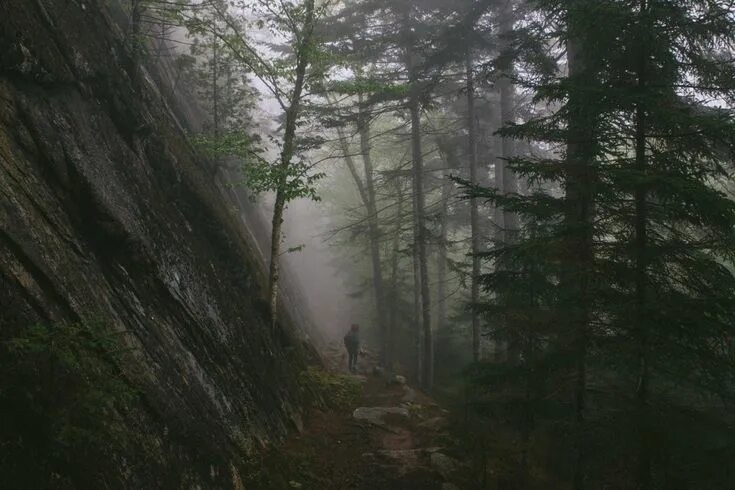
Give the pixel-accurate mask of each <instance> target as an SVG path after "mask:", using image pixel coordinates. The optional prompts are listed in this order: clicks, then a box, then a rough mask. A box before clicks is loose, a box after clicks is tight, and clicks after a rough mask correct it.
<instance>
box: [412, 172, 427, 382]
mask: <svg viewBox="0 0 735 490" xmlns="http://www.w3.org/2000/svg"><path fill="white" fill-rule="evenodd" d="M411 182H412V187H411V190H412V194H413V199H412V200H411V201H412V204H413V245H412V247H411V249H412V253H411V258H412V261H413V330H414V342H415V350H416V365H415V368H416V383H417V384H418V385H419V386H423V379H424V369H423V365H424V355H423V349H422V345H423V342H422V339H423V333H422V331H421V328H422V325H423V323H422V322H421V313H422V308H421V267H420V265H419V247H418V236H419V231H418V227H419V219H418V214H419V211H418V199H417V195H418V194H417V192H416V179H411Z"/></svg>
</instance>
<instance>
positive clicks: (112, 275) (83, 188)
mask: <svg viewBox="0 0 735 490" xmlns="http://www.w3.org/2000/svg"><path fill="white" fill-rule="evenodd" d="M114 4H115V2H104V3H103V2H101V1H98V0H85V1H84V2H77V1H68V2H67V1H63V2H60V1H55V0H32V1H27V0H5V1H3V2H2V5H0V188H1V189H2V195H0V291H1V292H2V295H0V302H1V304H0V327H1V328H0V340H3V339H7V338H9V337H11V336H13V335H14V334H16V333H17V332H18V331H20V330H22V329H23V328H25V327H26V326H28V325H31V324H35V323H43V324H53V325H59V326H60V327H59V328H63V325H64V324H66V323H68V322H86V321H90V320H91V319H94V320H95V321H99V322H101V323H103V324H104V325H105V327H106V328H107V329H108V330H109V331H113V332H119V333H120V338H121V339H124V340H123V341H124V343H125V344H126V347H127V348H130V349H131V352H132V356H133V358H134V362H133V363H132V364H131V365H129V366H123V370H124V371H126V373H127V377H128V378H129V379H130V380H131V382H132V383H133V384H134V385H135V386H136V387H137V388H139V389H140V392H141V397H140V398H141V401H140V403H139V404H138V405H137V406H136V407H134V414H135V415H134V416H133V417H131V419H130V420H129V421H128V424H129V427H130V428H131V430H132V431H134V432H136V433H139V434H144V435H145V441H144V444H143V445H142V446H141V447H139V448H138V450H137V451H136V453H135V454H120V455H119V458H118V459H117V460H116V462H113V463H112V464H111V472H110V473H109V474H107V475H105V477H104V478H105V479H106V481H105V485H101V484H100V485H97V487H98V488H102V487H103V486H110V487H115V488H119V487H125V488H158V487H159V486H160V485H164V486H165V487H167V488H194V487H198V488H229V487H238V486H239V485H238V484H237V482H239V481H240V479H241V475H240V474H239V473H240V472H241V469H240V468H241V467H242V464H243V461H244V460H245V459H246V458H247V457H248V454H250V453H251V452H253V451H254V450H255V449H259V448H261V447H262V446H263V445H265V444H267V443H268V441H273V440H278V439H279V438H281V437H283V436H284V435H285V434H286V433H287V432H288V431H289V430H291V429H293V428H294V427H296V426H298V425H299V423H300V420H301V414H300V408H299V407H300V399H299V396H300V395H299V394H300V390H299V389H298V386H297V383H296V379H297V375H298V373H299V372H300V371H301V370H302V369H303V366H304V361H303V360H304V357H305V351H308V346H305V345H304V344H303V342H302V341H301V340H300V337H299V335H298V332H297V331H296V329H294V328H292V327H291V325H292V324H293V322H291V321H289V314H290V313H292V312H291V311H284V314H283V318H284V323H283V325H282V328H280V329H279V331H278V333H277V334H276V335H274V334H273V333H272V332H271V330H270V329H269V327H268V322H267V320H266V318H265V316H266V313H265V308H264V306H263V303H262V301H260V300H259V299H258V298H259V297H260V296H261V295H262V286H263V284H264V272H263V271H264V269H263V264H262V257H261V256H260V254H259V252H258V250H257V246H256V245H257V244H255V243H253V240H252V237H251V233H250V231H249V230H248V229H246V228H245V227H243V225H242V223H241V221H240V220H238V219H236V218H235V217H234V216H233V213H232V203H231V202H227V201H226V198H225V197H224V196H223V195H222V193H221V190H220V189H219V188H218V186H217V185H216V183H215V181H214V179H213V177H212V176H213V174H214V173H215V172H214V171H213V168H212V167H211V166H210V164H209V163H208V162H207V161H206V160H204V159H202V158H200V157H199V156H197V154H196V152H195V151H194V150H193V148H192V147H191V145H190V144H189V143H188V140H187V138H186V136H185V131H184V128H185V127H191V126H192V125H196V121H192V120H187V119H186V116H187V114H190V113H187V112H186V111H184V110H178V109H180V107H178V106H177V105H176V104H177V101H175V100H166V99H165V97H164V95H162V94H163V93H164V92H165V91H164V90H163V89H162V88H161V87H159V86H158V85H157V83H156V81H155V80H160V79H161V78H163V75H162V74H161V73H159V72H157V71H156V67H153V66H151V67H148V68H147V69H143V70H141V73H140V74H137V73H131V72H129V71H128V69H126V67H129V66H131V63H130V54H129V53H128V52H127V51H126V46H125V44H124V42H123V38H124V36H123V33H122V30H121V28H120V27H119V26H118V25H117V24H116V23H115V21H114V20H113V14H114V12H113V13H111V12H110V10H109V8H110V7H109V6H110V5H114ZM0 478H2V476H0ZM0 486H4V485H2V484H1V483H0ZM5 488H8V487H5Z"/></svg>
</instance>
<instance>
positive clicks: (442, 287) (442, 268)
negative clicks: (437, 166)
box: [436, 159, 452, 338]
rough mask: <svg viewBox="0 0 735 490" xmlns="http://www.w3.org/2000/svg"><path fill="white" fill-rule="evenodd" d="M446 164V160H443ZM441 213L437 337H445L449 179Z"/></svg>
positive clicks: (444, 189)
mask: <svg viewBox="0 0 735 490" xmlns="http://www.w3.org/2000/svg"><path fill="white" fill-rule="evenodd" d="M445 161H446V162H448V161H449V160H448V159H445ZM441 191H442V195H441V211H440V215H439V256H438V259H437V265H436V269H437V274H436V275H437V281H438V284H437V299H436V301H437V310H436V316H437V318H436V331H437V335H438V336H441V337H445V338H446V335H447V332H446V330H447V248H448V247H447V241H448V240H449V236H448V235H449V231H448V221H449V216H448V215H449V198H450V197H451V192H452V182H451V181H450V180H449V179H446V178H445V179H443V181H442V189H441Z"/></svg>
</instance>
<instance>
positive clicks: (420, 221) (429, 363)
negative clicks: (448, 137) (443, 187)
mask: <svg viewBox="0 0 735 490" xmlns="http://www.w3.org/2000/svg"><path fill="white" fill-rule="evenodd" d="M409 110H410V112H411V148H412V153H413V180H414V189H415V191H416V233H417V234H416V247H417V249H418V261H419V264H418V265H419V275H420V277H421V322H422V324H423V328H422V333H423V346H424V348H423V354H424V359H423V380H422V381H423V384H422V386H423V388H424V389H425V390H426V391H431V389H432V385H433V381H434V339H433V332H432V330H431V292H430V290H429V270H428V257H427V252H426V216H425V208H426V203H425V199H426V198H425V196H424V156H423V154H422V151H423V148H422V145H421V116H420V110H421V107H420V103H419V99H418V93H416V92H415V88H414V93H413V94H412V95H411V100H410V107H409Z"/></svg>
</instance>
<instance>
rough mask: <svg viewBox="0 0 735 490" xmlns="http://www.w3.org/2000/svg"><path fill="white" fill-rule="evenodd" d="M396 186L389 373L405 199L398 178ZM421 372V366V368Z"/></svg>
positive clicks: (391, 361)
mask: <svg viewBox="0 0 735 490" xmlns="http://www.w3.org/2000/svg"><path fill="white" fill-rule="evenodd" d="M395 184H396V197H397V199H398V205H397V207H396V223H395V224H396V228H395V231H394V235H393V254H392V256H391V265H390V267H391V291H390V293H391V294H390V307H389V317H390V318H389V322H388V325H389V327H388V332H387V334H388V356H387V357H388V363H389V364H388V366H386V367H387V368H388V370H389V372H392V371H393V363H394V361H395V359H394V352H393V345H394V343H395V340H396V339H395V334H396V329H397V327H398V265H399V264H398V255H399V253H400V248H401V229H402V225H403V200H404V198H405V196H404V194H403V186H402V184H401V181H400V179H399V178H398V177H396V178H395ZM419 372H420V366H419Z"/></svg>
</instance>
